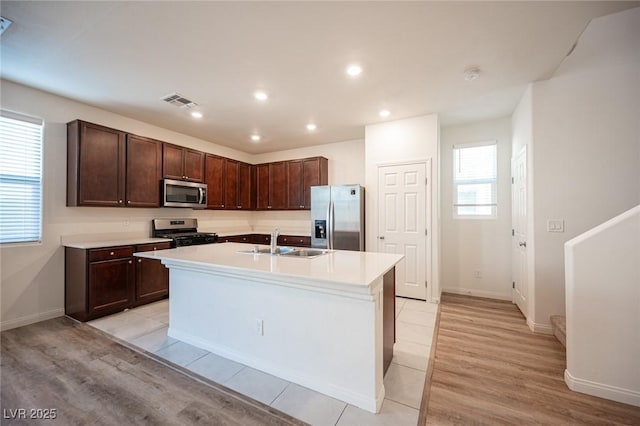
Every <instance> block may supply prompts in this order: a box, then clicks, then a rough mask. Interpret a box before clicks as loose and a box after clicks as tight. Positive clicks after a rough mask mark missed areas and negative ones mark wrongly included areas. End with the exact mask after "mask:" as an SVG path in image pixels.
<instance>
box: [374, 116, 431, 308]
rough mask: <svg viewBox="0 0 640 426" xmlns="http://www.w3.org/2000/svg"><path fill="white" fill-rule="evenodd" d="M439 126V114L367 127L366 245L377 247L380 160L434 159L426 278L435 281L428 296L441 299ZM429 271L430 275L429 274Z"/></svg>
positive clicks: (429, 298)
mask: <svg viewBox="0 0 640 426" xmlns="http://www.w3.org/2000/svg"><path fill="white" fill-rule="evenodd" d="M439 132H440V126H439V122H438V115H437V114H430V115H426V116H420V117H414V118H408V119H404V120H396V121H389V122H385V123H380V124H373V125H368V126H366V127H365V186H366V188H367V194H366V215H367V220H366V222H367V223H366V246H367V250H368V251H376V250H377V236H378V230H377V229H378V220H377V211H378V200H377V198H378V166H379V165H380V164H389V163H399V162H407V161H424V160H428V159H430V160H431V188H432V192H433V193H432V194H430V196H431V209H432V223H431V229H430V232H431V241H432V245H431V247H427V256H428V257H429V256H431V262H430V264H431V265H432V268H431V271H428V270H427V279H428V281H429V282H430V283H432V285H430V286H429V287H428V290H427V300H430V301H439V299H440V284H439V266H440V265H439V262H440V261H439V244H438V242H439V223H438V214H439V207H438V206H439V194H438V182H439V178H438V176H439V170H438V145H439V138H440V133H439ZM429 275H430V277H429Z"/></svg>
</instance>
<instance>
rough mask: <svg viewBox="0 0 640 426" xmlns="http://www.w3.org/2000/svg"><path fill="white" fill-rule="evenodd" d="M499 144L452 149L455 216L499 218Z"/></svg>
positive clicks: (469, 145)
mask: <svg viewBox="0 0 640 426" xmlns="http://www.w3.org/2000/svg"><path fill="white" fill-rule="evenodd" d="M497 163H498V159H497V145H496V143H495V142H483V143H474V144H464V145H456V146H454V147H453V187H454V191H453V208H454V217H496V206H497V201H496V198H497V197H496V179H497V174H498V173H497V165H498V164H497Z"/></svg>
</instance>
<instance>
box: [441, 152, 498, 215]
mask: <svg viewBox="0 0 640 426" xmlns="http://www.w3.org/2000/svg"><path fill="white" fill-rule="evenodd" d="M483 146H495V177H494V178H477V179H458V180H457V179H456V156H457V153H456V151H457V150H461V149H467V148H478V147H483ZM451 151H452V157H451V160H452V161H451V165H452V173H451V182H452V208H453V212H452V216H453V218H454V219H461V220H469V219H471V220H495V219H497V218H498V141H497V140H485V141H480V142H468V143H461V144H455V145H453V147H452V150H451ZM483 183H484V184H487V183H488V184H491V194H492V195H493V200H494V202H493V203H488V204H480V203H477V204H461V203H458V187H459V186H460V185H469V184H483ZM465 206H469V207H473V206H476V207H483V206H486V207H491V213H490V214H460V213H458V207H465Z"/></svg>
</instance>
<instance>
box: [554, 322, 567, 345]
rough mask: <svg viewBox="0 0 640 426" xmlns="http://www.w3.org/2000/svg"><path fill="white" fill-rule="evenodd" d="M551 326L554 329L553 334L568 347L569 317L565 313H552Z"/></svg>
mask: <svg viewBox="0 0 640 426" xmlns="http://www.w3.org/2000/svg"><path fill="white" fill-rule="evenodd" d="M551 327H552V329H553V335H554V336H556V338H557V339H558V340H559V341H560V343H562V346H564V347H565V348H566V347H567V317H565V316H563V315H551Z"/></svg>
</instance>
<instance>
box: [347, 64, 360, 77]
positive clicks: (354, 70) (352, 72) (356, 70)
mask: <svg viewBox="0 0 640 426" xmlns="http://www.w3.org/2000/svg"><path fill="white" fill-rule="evenodd" d="M361 73H362V67H361V66H360V65H358V64H351V65H349V66H348V67H347V74H348V75H349V76H351V77H357V76H359V75H360V74H361Z"/></svg>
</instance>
